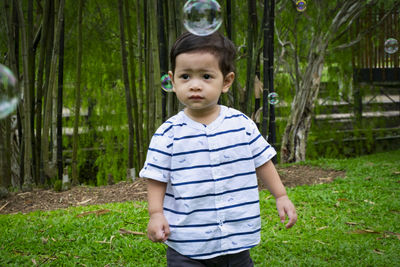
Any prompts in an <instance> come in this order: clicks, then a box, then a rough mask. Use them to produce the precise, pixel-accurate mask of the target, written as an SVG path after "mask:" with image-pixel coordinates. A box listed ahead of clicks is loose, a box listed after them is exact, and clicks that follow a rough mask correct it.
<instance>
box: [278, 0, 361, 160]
mask: <svg viewBox="0 0 400 267" xmlns="http://www.w3.org/2000/svg"><path fill="white" fill-rule="evenodd" d="M364 7H367V5H366V3H363V2H362V1H358V0H351V1H343V2H342V3H341V2H338V3H337V12H336V13H334V14H333V15H334V17H333V19H332V18H327V17H324V18H322V17H321V16H319V22H318V23H322V20H331V23H330V24H329V27H328V29H327V30H326V31H324V32H318V33H314V34H313V35H312V36H313V38H312V40H311V44H310V50H309V53H308V62H307V64H306V66H307V67H306V68H305V70H304V72H303V74H301V70H300V67H299V66H297V64H296V70H295V72H296V74H295V77H296V81H297V84H296V88H297V91H296V95H295V97H294V100H293V102H292V109H291V114H290V116H289V119H288V122H287V124H286V128H285V132H284V135H283V137H282V146H281V161H282V163H287V162H298V161H304V160H305V159H306V148H307V139H308V133H309V130H310V127H311V119H312V115H313V114H312V113H313V110H314V104H315V100H316V99H317V97H318V92H319V86H320V80H321V75H322V70H323V66H324V57H325V53H326V51H327V48H328V45H329V43H330V42H332V40H334V38H335V36H336V35H337V34H338V33H339V31H341V30H343V27H347V28H348V27H349V25H351V21H352V20H353V19H354V18H356V17H358V16H359V15H360V12H361V10H362V8H364ZM345 25H346V26H345ZM297 57H298V55H297V53H296V54H295V58H297ZM299 76H301V77H299Z"/></svg>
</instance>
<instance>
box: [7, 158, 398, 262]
mask: <svg viewBox="0 0 400 267" xmlns="http://www.w3.org/2000/svg"><path fill="white" fill-rule="evenodd" d="M302 164H309V165H315V166H320V167H323V168H334V169H340V170H345V171H346V173H347V175H346V178H344V179H337V180H335V181H334V182H333V183H330V184H321V185H312V186H300V187H296V188H290V189H288V193H289V196H290V198H291V199H292V200H293V202H294V203H295V205H296V207H297V211H298V215H299V220H298V223H297V224H296V225H295V226H294V227H293V228H292V229H288V230H287V229H285V228H284V227H283V226H282V224H281V223H279V218H278V216H277V213H276V209H275V201H274V200H273V198H271V197H270V195H269V193H268V192H261V209H262V211H261V212H262V218H263V230H262V242H261V244H260V245H259V246H257V247H255V248H253V249H252V250H251V255H252V258H253V260H254V262H255V264H256V266H400V223H399V222H400V151H392V152H387V153H381V154H374V155H369V156H364V157H360V158H353V159H340V160H337V159H320V160H315V161H309V162H306V163H302ZM102 209H107V210H110V211H108V212H105V213H104V214H102V215H101V214H99V215H96V214H87V215H85V216H81V217H77V215H79V214H81V213H83V212H87V211H96V210H102ZM147 220H148V215H147V204H146V203H145V202H135V203H132V202H127V203H114V204H106V205H99V206H88V207H76V208H69V209H66V210H57V211H52V212H41V211H37V212H32V213H29V214H25V215H23V214H14V215H0V266H32V265H35V263H36V264H38V265H45V266H46V265H47V266H59V265H64V266H105V265H107V264H108V265H109V266H165V265H166V260H165V249H166V248H165V246H164V245H161V244H155V243H152V242H150V241H149V240H148V239H147V237H146V236H145V235H133V234H128V235H122V234H120V229H121V228H124V229H127V230H130V231H136V232H145V231H146V224H147Z"/></svg>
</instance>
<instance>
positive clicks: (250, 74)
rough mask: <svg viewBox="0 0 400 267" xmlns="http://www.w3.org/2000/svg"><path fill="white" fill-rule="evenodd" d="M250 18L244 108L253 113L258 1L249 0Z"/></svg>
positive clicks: (248, 112) (248, 23) (248, 113)
mask: <svg viewBox="0 0 400 267" xmlns="http://www.w3.org/2000/svg"><path fill="white" fill-rule="evenodd" d="M248 12H249V14H248V20H247V67H246V69H247V77H246V92H245V99H244V103H243V104H244V110H245V112H246V114H247V115H251V109H252V106H253V95H254V93H253V92H254V91H253V88H254V78H255V70H256V61H255V59H256V57H255V55H256V54H257V53H255V51H254V47H255V34H256V26H255V21H256V18H257V13H256V1H255V0H248Z"/></svg>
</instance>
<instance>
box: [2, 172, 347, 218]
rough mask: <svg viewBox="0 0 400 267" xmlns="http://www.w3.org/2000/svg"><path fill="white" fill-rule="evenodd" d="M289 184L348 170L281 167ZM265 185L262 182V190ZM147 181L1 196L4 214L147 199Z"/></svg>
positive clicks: (322, 180) (329, 179) (320, 180)
mask: <svg viewBox="0 0 400 267" xmlns="http://www.w3.org/2000/svg"><path fill="white" fill-rule="evenodd" d="M277 169H278V172H279V174H280V176H281V179H282V182H283V184H284V185H285V186H286V187H294V186H299V185H305V184H320V183H329V182H332V181H333V180H334V179H335V178H337V177H342V178H344V177H345V172H342V171H335V170H325V169H321V168H317V167H311V166H301V165H299V166H289V167H278V168H277ZM263 189H265V188H264V187H263V185H261V184H260V190H263ZM146 193H147V192H146V183H145V181H144V180H143V179H139V178H138V179H136V180H135V181H134V182H120V183H118V184H114V185H108V186H99V187H89V186H76V187H73V188H72V189H70V190H68V191H63V192H55V191H54V190H43V189H35V190H33V191H32V192H17V193H11V194H10V195H9V196H8V197H7V198H4V199H1V200H0V214H9V213H18V212H21V213H27V212H31V211H35V210H55V209H63V208H68V207H71V206H83V205H94V204H104V203H110V202H125V201H135V200H145V199H146Z"/></svg>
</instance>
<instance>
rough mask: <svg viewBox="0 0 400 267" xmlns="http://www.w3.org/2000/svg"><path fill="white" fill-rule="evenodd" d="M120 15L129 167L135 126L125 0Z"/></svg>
mask: <svg viewBox="0 0 400 267" xmlns="http://www.w3.org/2000/svg"><path fill="white" fill-rule="evenodd" d="M118 17H119V33H120V41H121V44H120V45H121V47H120V48H121V57H122V75H123V79H124V85H125V100H126V110H127V114H128V129H129V142H128V168H129V169H132V168H133V167H134V158H133V149H134V128H133V117H132V102H131V101H132V99H131V89H130V85H129V74H128V61H127V53H126V47H125V25H124V12H123V2H122V0H118Z"/></svg>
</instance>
